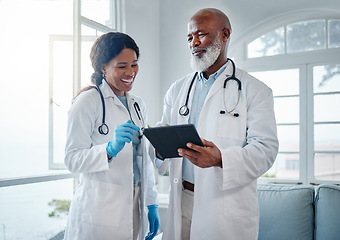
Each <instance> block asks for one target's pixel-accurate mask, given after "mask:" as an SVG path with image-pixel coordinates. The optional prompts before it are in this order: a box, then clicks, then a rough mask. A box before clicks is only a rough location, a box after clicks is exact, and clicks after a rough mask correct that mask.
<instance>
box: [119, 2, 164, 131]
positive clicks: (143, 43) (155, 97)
mask: <svg viewBox="0 0 340 240" xmlns="http://www.w3.org/2000/svg"><path fill="white" fill-rule="evenodd" d="M123 3H124V15H125V16H123V17H125V19H126V24H125V32H126V33H127V34H129V35H130V36H131V37H132V38H133V39H134V40H135V41H136V43H137V45H138V46H139V49H140V54H141V55H140V59H139V73H138V75H137V78H136V81H135V83H134V87H133V89H132V91H131V92H132V93H133V94H135V95H137V96H139V97H141V98H142V99H143V100H144V102H145V104H146V106H147V108H148V116H149V125H150V126H153V125H155V124H156V123H157V121H159V120H160V116H161V108H162V106H163V105H162V104H161V103H160V101H162V100H161V99H162V97H161V95H160V91H159V90H160V85H161V82H160V79H159V76H160V54H159V52H160V48H159V42H160V41H159V35H160V34H159V5H158V0H125V1H123ZM123 30H124V29H123Z"/></svg>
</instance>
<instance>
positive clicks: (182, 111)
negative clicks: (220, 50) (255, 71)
mask: <svg viewBox="0 0 340 240" xmlns="http://www.w3.org/2000/svg"><path fill="white" fill-rule="evenodd" d="M227 60H228V61H230V62H231V64H232V65H233V73H232V75H231V76H230V77H228V78H226V79H225V80H224V84H223V88H224V91H223V103H224V109H225V110H221V111H220V114H226V113H228V114H230V115H231V116H234V117H238V116H239V114H238V113H236V112H234V111H235V109H236V107H237V105H238V103H239V101H240V96H241V86H242V85H241V81H240V80H239V79H238V78H237V77H235V69H236V68H235V63H234V62H233V61H232V60H231V59H230V58H228V59H227ZM197 74H198V72H196V73H195V75H194V77H193V78H192V80H191V83H190V86H189V90H188V93H187V98H186V100H185V104H184V105H183V106H182V107H180V108H179V115H181V116H187V115H188V114H189V108H188V101H189V96H190V92H191V88H192V85H193V84H194V81H195V79H196V76H197ZM229 80H234V81H236V82H237V84H238V97H237V102H236V104H235V107H234V108H233V109H232V110H230V111H228V110H227V107H226V105H225V92H226V91H225V89H226V86H227V83H228V81H229Z"/></svg>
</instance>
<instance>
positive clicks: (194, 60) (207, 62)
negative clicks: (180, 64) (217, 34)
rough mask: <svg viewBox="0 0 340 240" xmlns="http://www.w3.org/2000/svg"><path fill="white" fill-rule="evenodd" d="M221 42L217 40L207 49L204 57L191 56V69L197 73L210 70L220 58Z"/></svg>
mask: <svg viewBox="0 0 340 240" xmlns="http://www.w3.org/2000/svg"><path fill="white" fill-rule="evenodd" d="M221 49H222V46H221V42H220V41H218V40H216V41H215V42H214V43H213V44H212V45H210V46H209V47H207V50H206V52H205V53H203V55H202V57H198V56H194V55H192V56H191V68H192V69H193V70H194V71H195V72H204V71H206V70H208V68H209V67H211V66H212V65H213V64H214V63H215V62H216V60H217V58H218V56H219V55H220V53H221Z"/></svg>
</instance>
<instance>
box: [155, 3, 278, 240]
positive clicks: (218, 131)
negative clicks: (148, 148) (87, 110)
mask: <svg viewBox="0 0 340 240" xmlns="http://www.w3.org/2000/svg"><path fill="white" fill-rule="evenodd" d="M230 35H231V25H230V22H229V19H228V17H227V16H226V15H225V14H224V13H223V12H221V11H220V10H217V9H211V8H208V9H202V10H200V11H198V12H197V13H195V14H194V15H193V16H192V17H191V19H190V21H189V23H188V36H187V40H188V45H189V48H190V51H191V54H192V59H191V66H192V68H193V69H194V71H195V72H197V73H198V74H197V76H194V75H195V74H194V73H191V74H188V75H187V76H185V77H183V78H182V79H179V80H178V81H176V82H175V83H173V84H172V86H171V87H170V88H169V90H168V91H167V93H166V96H165V98H164V109H163V116H162V120H161V122H159V125H166V124H168V125H177V124H187V123H192V124H194V125H195V126H196V128H197V130H198V133H199V135H200V137H201V138H202V139H203V144H204V147H200V146H197V145H193V144H190V143H188V145H187V146H188V147H189V148H190V149H179V150H178V152H179V155H180V156H182V157H183V158H172V159H164V160H161V159H158V158H157V159H156V160H155V161H156V165H157V166H158V169H159V173H160V174H162V173H163V172H164V171H165V169H166V166H167V165H168V164H169V163H170V181H171V183H170V184H171V192H170V201H169V209H168V219H167V221H166V225H165V229H164V233H163V239H164V240H180V239H182V240H187V239H191V240H200V239H202V240H203V239H204V240H206V239H215V240H221V239H228V240H232V239H239V240H245V239H246V240H251V239H257V235H258V227H259V210H258V202H257V194H256V188H257V179H258V178H259V177H260V176H261V175H262V174H264V173H265V172H266V171H267V170H268V169H269V168H270V167H271V166H272V165H273V162H274V160H275V158H276V155H277V151H278V140H277V133H276V122H275V116H274V110H273V95H272V90H271V89H270V88H268V87H267V86H266V85H265V84H264V83H262V82H260V81H259V80H257V79H256V78H254V77H252V76H251V75H249V74H248V73H246V72H245V71H242V70H240V69H235V68H234V66H233V63H232V62H231V60H229V59H228V58H227V50H228V44H229V40H230ZM233 71H235V75H236V78H238V79H239V80H240V87H241V90H240V91H238V87H239V86H238V82H237V81H236V80H230V81H228V82H227V85H226V88H224V87H223V84H224V80H225V79H226V78H228V77H230V76H231V75H232V74H233ZM193 78H194V79H193ZM192 81H193V85H192V88H191V91H189V86H190V83H191V82H192ZM187 95H189V100H188V104H187V107H188V110H189V113H188V114H183V111H179V109H180V108H181V107H182V106H183V104H184V103H185V102H186V98H187Z"/></svg>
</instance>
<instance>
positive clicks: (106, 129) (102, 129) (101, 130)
mask: <svg viewBox="0 0 340 240" xmlns="http://www.w3.org/2000/svg"><path fill="white" fill-rule="evenodd" d="M95 88H96V89H97V91H98V92H99V95H100V99H101V101H102V106H103V118H102V124H101V125H100V126H99V127H98V132H99V133H100V134H102V135H107V134H108V133H109V127H108V126H107V125H106V123H105V101H104V97H103V93H102V91H100V89H99V87H98V86H95ZM133 107H134V108H135V111H136V113H137V117H138V119H139V121H140V123H141V126H142V128H141V129H142V130H143V128H144V118H143V115H142V112H141V110H140V108H139V104H138V103H137V102H134V104H133ZM130 117H131V116H130ZM140 138H141V136H140Z"/></svg>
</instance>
